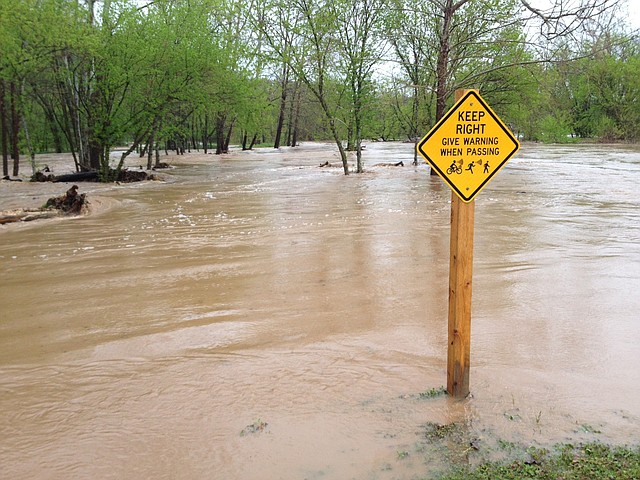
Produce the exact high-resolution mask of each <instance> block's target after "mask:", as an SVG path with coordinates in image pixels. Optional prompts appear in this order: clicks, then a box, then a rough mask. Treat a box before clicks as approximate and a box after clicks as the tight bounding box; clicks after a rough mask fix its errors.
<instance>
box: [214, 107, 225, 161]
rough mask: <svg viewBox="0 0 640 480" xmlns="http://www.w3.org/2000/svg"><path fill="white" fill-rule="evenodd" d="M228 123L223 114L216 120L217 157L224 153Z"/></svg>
mask: <svg viewBox="0 0 640 480" xmlns="http://www.w3.org/2000/svg"><path fill="white" fill-rule="evenodd" d="M225 121H226V115H224V114H223V113H219V114H218V118H216V155H220V154H222V153H224V140H225V139H224V124H225Z"/></svg>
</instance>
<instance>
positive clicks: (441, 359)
mask: <svg viewBox="0 0 640 480" xmlns="http://www.w3.org/2000/svg"><path fill="white" fill-rule="evenodd" d="M411 158H412V151H411V146H410V145H405V144H371V145H368V147H367V150H366V157H365V162H366V165H367V172H366V173H364V174H362V175H355V174H354V175H350V176H344V175H342V171H341V169H340V168H318V165H320V164H321V163H323V162H325V161H330V162H332V163H336V164H338V160H337V155H335V154H334V148H333V147H332V146H330V145H320V144H308V145H303V146H302V147H300V148H296V149H282V150H281V151H273V150H264V151H262V150H261V151H255V152H249V153H241V152H235V153H233V154H231V155H229V156H225V157H217V156H213V155H208V156H206V155H197V154H191V155H187V156H184V157H182V158H180V159H175V163H176V164H179V166H178V168H175V169H173V170H171V171H170V172H167V173H166V174H164V175H165V179H166V181H165V182H149V183H145V184H137V185H121V186H115V187H110V188H105V187H103V186H99V185H89V186H87V187H86V189H88V190H89V194H88V196H89V200H90V201H92V199H95V200H94V201H95V202H96V205H95V209H94V213H93V214H91V215H89V216H85V217H81V218H75V219H55V220H51V221H49V220H47V221H43V222H41V223H38V224H29V225H27V224H24V225H7V226H4V227H2V226H0V278H1V279H2V283H1V288H0V312H1V315H0V317H1V320H0V411H2V412H3V414H2V416H1V417H0V434H1V437H0V438H2V440H0V458H1V459H2V471H3V475H2V476H6V477H7V478H25V479H26V478H29V479H33V478H56V479H57V478H60V479H63V478H64V479H71V478H89V477H93V478H167V479H169V478H171V479H176V478H184V479H194V478H216V479H230V478H238V479H264V478H274V479H275V478H283V479H313V478H323V479H344V478H357V479H393V478H414V477H417V478H420V477H427V478H429V476H433V475H435V474H436V473H437V472H438V471H441V470H442V469H444V468H446V467H447V466H448V465H450V464H452V463H457V462H474V461H477V460H478V459H481V458H487V457H489V458H494V457H499V456H500V455H504V454H507V453H508V452H505V451H504V449H502V450H501V449H500V447H499V446H497V445H498V441H499V440H502V441H504V442H513V443H522V444H526V445H531V444H534V445H550V444H553V443H555V442H559V441H580V440H582V439H596V440H602V441H611V442H616V443H638V442H639V440H640V402H638V398H639V396H640V371H639V370H638V368H637V365H638V364H640V349H638V347H637V345H638V344H640V295H638V293H637V292H638V288H639V287H640V208H639V206H640V201H639V200H638V197H637V195H636V191H635V186H636V184H637V179H638V178H640V149H638V148H637V147H625V146H616V147H611V146H569V147H558V146H539V145H525V146H524V147H523V148H522V150H521V152H520V153H519V154H518V155H517V156H516V157H515V158H514V159H512V160H511V161H510V162H509V163H508V164H507V166H506V167H505V168H504V169H503V170H502V171H501V172H500V173H499V174H498V175H497V176H496V177H495V178H494V179H493V180H492V182H491V184H490V185H489V186H488V187H487V188H485V189H484V190H483V191H482V193H481V194H480V195H479V196H478V199H477V201H476V228H475V237H476V244H475V263H474V292H473V294H474V300H473V324H472V347H471V355H472V356H471V362H472V369H471V391H472V396H471V397H470V398H468V399H466V400H464V401H456V400H453V399H450V398H448V397H446V396H443V395H433V396H432V395H430V393H429V392H430V391H431V390H432V389H435V390H437V389H439V388H440V387H441V386H442V385H444V384H445V383H446V334H447V333H446V332H447V275H448V265H449V263H448V262H449V259H448V255H449V251H448V250H449V214H450V212H449V208H450V207H449V200H450V196H451V194H450V190H449V188H448V187H447V186H445V185H444V184H443V182H442V181H441V180H440V179H438V178H435V177H430V176H429V175H428V168H427V167H426V166H424V165H421V166H419V167H412V166H409V164H410V161H411ZM400 160H403V161H404V163H405V165H406V166H405V167H386V166H376V164H383V163H394V162H396V161H400ZM54 185H55V184H54ZM9 188H11V191H9V190H8V189H9ZM37 188H38V186H34V185H14V184H12V185H10V186H6V187H5V185H4V184H3V185H0V199H1V200H2V201H5V199H7V200H6V201H7V202H9V200H8V198H11V199H15V198H22V199H25V200H27V199H28V200H30V201H34V202H36V201H39V198H38V194H37V193H36V192H37ZM47 188H54V187H51V186H49V187H47ZM81 190H82V191H85V189H84V188H83V187H81ZM12 201H15V200H12ZM2 208H4V207H2ZM451 425H454V426H455V429H452V430H451V431H452V432H454V434H452V435H449V436H448V435H436V436H433V435H430V432H431V431H432V430H433V426H451Z"/></svg>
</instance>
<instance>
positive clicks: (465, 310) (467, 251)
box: [447, 193, 475, 397]
mask: <svg viewBox="0 0 640 480" xmlns="http://www.w3.org/2000/svg"><path fill="white" fill-rule="evenodd" d="M474 211H475V201H473V200H472V201H471V202H469V203H464V202H463V201H462V200H461V199H460V198H459V197H458V196H457V195H456V194H455V193H451V242H450V245H451V249H450V252H451V253H450V258H449V335H448V342H449V343H448V346H447V392H448V393H449V395H451V396H453V397H466V396H467V395H468V394H469V367H470V365H471V364H470V362H469V357H470V354H471V291H472V286H473V225H474Z"/></svg>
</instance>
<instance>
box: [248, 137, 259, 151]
mask: <svg viewBox="0 0 640 480" xmlns="http://www.w3.org/2000/svg"><path fill="white" fill-rule="evenodd" d="M257 141H258V134H257V133H256V134H254V135H253V138H252V139H251V143H250V144H249V150H253V146H254V145H255V144H256V142H257Z"/></svg>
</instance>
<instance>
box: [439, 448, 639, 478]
mask: <svg viewBox="0 0 640 480" xmlns="http://www.w3.org/2000/svg"><path fill="white" fill-rule="evenodd" d="M440 479H441V480H463V479H464V480H489V479H491V480H521V479H534V480H537V479H540V480H542V479H544V480H547V479H548V480H591V479H611V480H614V479H615V480H638V479H640V447H614V446H609V445H604V444H601V443H587V444H583V445H579V446H574V445H569V444H564V445H558V446H557V449H556V450H555V451H554V452H549V451H547V450H545V449H530V450H529V451H528V458H527V459H526V460H525V459H521V460H515V461H512V462H510V463H494V462H490V463H483V464H481V465H478V466H475V467H458V468H456V470H455V471H453V472H450V473H447V474H444V475H443V476H441V477H440Z"/></svg>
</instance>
